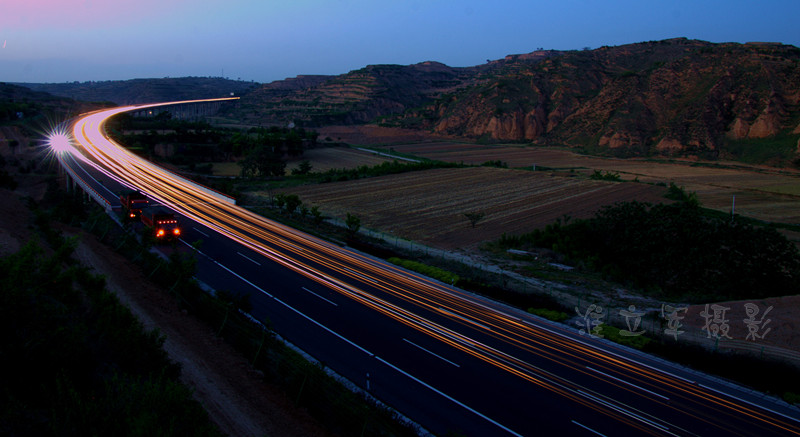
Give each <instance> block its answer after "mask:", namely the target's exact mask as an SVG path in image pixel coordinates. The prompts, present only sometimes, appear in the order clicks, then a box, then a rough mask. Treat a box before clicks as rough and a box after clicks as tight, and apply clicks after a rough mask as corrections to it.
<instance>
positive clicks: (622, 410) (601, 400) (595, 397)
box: [576, 390, 675, 435]
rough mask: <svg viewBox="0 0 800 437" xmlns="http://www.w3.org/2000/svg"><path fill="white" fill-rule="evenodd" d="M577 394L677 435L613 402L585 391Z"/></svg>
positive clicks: (578, 391)
mask: <svg viewBox="0 0 800 437" xmlns="http://www.w3.org/2000/svg"><path fill="white" fill-rule="evenodd" d="M576 392H577V393H580V394H582V395H584V396H586V397H587V398H589V399H592V400H594V401H596V402H598V403H600V404H603V405H605V406H607V407H609V408H611V409H613V410H617V411H619V412H620V413H622V414H627V415H628V416H630V417H633V418H634V419H638V420H639V421H641V422H644V423H649V424H650V425H652V426H654V427H656V428H658V429H661V430H662V431H664V432H668V433H669V434H672V435H675V434H673V433H671V432H669V428H667V427H666V426H664V425H661V424H658V423H656V422H653V421H652V420H650V419H647V418H645V417H642V416H640V415H638V414H636V413H634V412H633V411H630V410H626V409H625V408H622V407H620V406H619V405H615V404H612V403H611V402H609V401H606V400H604V399H600V398H598V397H597V396H593V395H591V394H589V393H586V392H585V391H583V390H576ZM626 406H627V405H626Z"/></svg>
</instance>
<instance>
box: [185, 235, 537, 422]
mask: <svg viewBox="0 0 800 437" xmlns="http://www.w3.org/2000/svg"><path fill="white" fill-rule="evenodd" d="M181 242H182V243H183V244H185V245H186V246H189V247H192V246H191V245H190V244H189V243H186V242H185V241H182V240H181ZM194 250H196V251H197V252H198V253H200V254H201V255H203V256H205V257H207V258H208V259H210V260H211V261H212V262H213V263H214V264H216V265H218V266H220V267H221V268H223V269H225V270H226V271H228V272H229V273H230V274H232V275H233V276H236V277H237V278H239V279H241V280H242V281H244V282H245V283H247V284H248V285H250V286H252V287H253V288H255V289H256V290H258V291H260V292H262V293H264V294H265V295H266V296H269V297H271V298H273V299H275V301H276V302H278V303H280V304H281V305H283V306H285V307H286V308H289V309H290V310H292V311H294V312H295V313H297V314H299V315H300V316H302V317H303V318H305V319H307V320H309V321H310V322H312V323H314V324H315V325H317V326H319V327H320V328H322V329H324V330H325V331H328V332H329V333H331V334H333V335H334V336H336V337H337V338H339V339H341V340H343V341H345V342H347V343H348V344H350V345H351V346H353V347H355V348H356V349H358V350H360V351H362V352H364V353H366V354H367V355H369V356H370V357H375V359H377V360H378V361H380V362H382V363H384V364H386V365H387V366H389V367H391V368H392V369H394V370H396V371H397V372H400V373H402V374H403V375H405V376H407V377H408V378H411V379H413V380H414V381H416V382H418V383H420V384H422V385H423V386H425V387H426V388H428V389H430V390H431V391H433V392H435V393H437V394H439V395H440V396H443V397H445V398H447V399H449V400H450V401H451V402H453V403H455V404H456V405H459V406H461V407H462V408H464V409H466V410H467V411H469V412H471V413H473V414H475V415H477V416H479V417H481V418H483V419H485V420H487V421H489V422H490V423H492V424H494V425H496V426H497V427H499V428H501V429H503V430H505V431H507V432H509V433H510V434H512V435H515V436H518V437H523V435H522V434H520V433H518V432H514V431H512V430H511V429H509V428H508V427H506V426H504V425H502V424H501V423H499V422H497V421H495V420H493V419H490V418H489V417H487V416H486V415H484V414H481V413H479V412H478V411H476V410H474V409H473V408H470V407H468V406H467V405H466V404H464V403H462V402H460V401H458V400H456V399H454V398H453V397H451V396H448V395H446V394H444V393H443V392H442V391H440V390H437V389H436V388H434V387H433V386H431V385H429V384H427V383H425V382H423V381H421V380H420V379H419V378H416V377H415V376H413V375H411V374H410V373H408V372H406V371H404V370H402V369H400V368H399V367H397V366H395V365H394V364H392V363H390V362H388V361H386V360H384V359H383V358H381V357H378V356H376V355H375V354H373V353H372V352H370V351H368V350H366V349H364V348H363V347H361V346H359V345H357V344H356V343H354V342H352V341H351V340H349V339H347V338H345V337H344V336H342V335H341V334H339V333H338V332H336V331H334V330H332V329H330V328H328V327H327V326H325V325H323V324H321V323H319V322H317V321H316V320H314V319H312V318H311V317H309V316H307V315H305V314H303V313H302V312H300V311H298V310H297V309H295V308H293V307H292V306H291V305H289V304H287V303H286V302H284V301H282V300H280V299H278V298H277V297H275V296H273V295H271V294H269V293H267V292H266V291H265V290H263V289H262V288H260V287H259V286H257V285H256V284H253V283H252V282H250V281H248V280H247V279H245V278H243V277H242V276H240V275H239V274H237V273H236V272H234V271H233V270H231V269H229V268H228V267H226V266H224V265H222V264H220V263H219V262H218V261H217V260H215V259H214V258H211V257H210V256H208V255H206V254H205V253H203V252H201V251H199V250H197V249H194Z"/></svg>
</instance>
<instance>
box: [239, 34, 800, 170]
mask: <svg viewBox="0 0 800 437" xmlns="http://www.w3.org/2000/svg"><path fill="white" fill-rule="evenodd" d="M290 81H291V82H290ZM232 114H235V115H237V116H238V117H239V118H242V119H244V120H246V121H247V122H249V123H252V124H262V123H263V124H286V123H288V122H295V123H301V124H303V125H307V126H320V125H330V124H362V123H368V122H379V123H381V124H382V125H384V126H398V127H406V128H414V129H418V130H423V131H427V132H432V133H435V134H443V135H448V136H458V137H466V138H473V139H480V140H483V141H486V142H493V141H496V142H500V141H518V142H532V143H535V144H541V145H559V146H563V145H567V146H570V147H574V148H578V149H580V150H582V151H585V152H588V153H594V154H605V155H614V156H619V157H629V156H651V155H668V156H684V157H696V158H701V159H737V160H743V161H748V162H752V163H765V164H773V165H785V164H787V163H788V162H791V161H796V162H795V164H796V165H800V161H797V159H798V157H800V153H799V151H798V138H800V49H798V48H797V47H794V46H788V45H783V44H778V43H747V44H738V43H723V44H715V43H709V42H705V41H697V40H688V39H685V38H676V39H670V40H664V41H651V42H643V43H636V44H628V45H622V46H617V47H601V48H598V49H595V50H580V51H536V52H532V53H528V54H522V55H509V56H506V57H505V58H504V59H500V60H496V61H490V62H487V63H486V64H483V65H480V66H475V67H460V68H456V67H449V66H446V65H444V64H440V63H436V62H424V63H421V64H415V65H409V66H399V65H371V66H367V67H365V68H362V69H360V70H354V71H351V72H349V73H346V74H343V75H339V76H298V77H297V78H295V79H292V80H289V81H279V82H273V83H272V84H266V85H262V86H261V87H259V88H257V89H255V90H253V91H252V92H250V93H248V94H247V95H245V96H244V97H243V98H242V100H241V101H240V102H239V103H238V104H237V106H236V109H235V110H234V111H232Z"/></svg>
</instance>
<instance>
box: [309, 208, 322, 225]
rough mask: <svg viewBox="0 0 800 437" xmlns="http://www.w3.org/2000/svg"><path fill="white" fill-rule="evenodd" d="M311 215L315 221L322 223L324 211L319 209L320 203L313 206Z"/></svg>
mask: <svg viewBox="0 0 800 437" xmlns="http://www.w3.org/2000/svg"><path fill="white" fill-rule="evenodd" d="M311 217H314V223H315V224H317V225H318V224H320V223H322V212H321V211H320V210H319V206H318V205H314V206H312V207H311Z"/></svg>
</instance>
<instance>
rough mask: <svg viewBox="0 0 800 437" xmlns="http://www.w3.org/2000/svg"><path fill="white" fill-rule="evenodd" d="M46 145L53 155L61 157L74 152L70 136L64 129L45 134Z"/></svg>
mask: <svg viewBox="0 0 800 437" xmlns="http://www.w3.org/2000/svg"><path fill="white" fill-rule="evenodd" d="M46 144H47V146H48V148H49V149H50V150H49V151H48V152H49V153H52V154H53V155H63V154H65V153H70V152H72V151H73V150H74V146H73V144H72V135H70V133H69V131H67V130H66V129H64V128H60V127H58V128H55V129H53V130H52V131H50V133H48V134H47V141H46Z"/></svg>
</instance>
